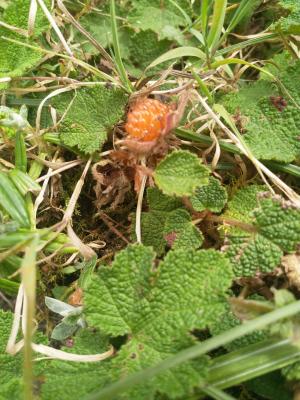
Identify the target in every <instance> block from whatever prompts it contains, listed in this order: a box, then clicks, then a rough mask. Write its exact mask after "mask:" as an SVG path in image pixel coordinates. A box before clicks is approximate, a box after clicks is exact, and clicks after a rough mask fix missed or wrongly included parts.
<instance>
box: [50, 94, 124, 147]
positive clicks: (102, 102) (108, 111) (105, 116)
mask: <svg viewBox="0 0 300 400" xmlns="http://www.w3.org/2000/svg"><path fill="white" fill-rule="evenodd" d="M126 102H127V97H126V96H125V94H124V92H123V91H121V90H115V89H107V88H104V87H103V86H95V87H88V88H82V89H80V90H78V91H77V92H76V93H73V92H72V93H70V92H69V93H64V94H62V95H61V96H59V97H56V98H55V100H54V106H55V107H56V109H57V110H58V113H59V114H60V115H63V113H64V112H65V111H66V110H67V109H68V112H67V114H66V116H65V117H64V119H63V121H62V123H61V124H60V126H59V132H60V138H61V140H62V141H63V143H64V144H65V145H67V146H77V147H78V148H79V150H81V151H83V152H84V153H93V152H94V151H97V150H99V149H100V148H101V146H102V145H103V143H104V142H105V141H106V139H107V131H108V130H109V129H111V128H112V127H113V125H115V124H116V123H117V122H118V121H119V120H120V118H121V117H122V115H123V114H124V107H125V104H126ZM70 103H71V106H70V107H69V105H70ZM68 107H69V108H68Z"/></svg>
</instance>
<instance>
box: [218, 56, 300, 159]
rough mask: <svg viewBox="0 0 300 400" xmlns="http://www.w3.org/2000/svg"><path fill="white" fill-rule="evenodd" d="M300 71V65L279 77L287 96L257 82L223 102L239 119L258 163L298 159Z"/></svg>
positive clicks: (299, 63)
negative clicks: (259, 161)
mask: <svg viewBox="0 0 300 400" xmlns="http://www.w3.org/2000/svg"><path fill="white" fill-rule="evenodd" d="M299 71H300V62H299V61H298V62H295V63H294V65H292V66H290V67H288V68H286V71H284V72H283V73H281V74H280V75H279V80H280V81H281V83H282V84H283V85H284V88H285V92H284V93H281V92H279V91H278V89H277V88H276V86H275V85H272V84H270V83H267V82H264V81H258V82H256V83H254V84H252V85H249V86H245V87H244V88H243V89H242V90H240V92H238V93H237V94H229V95H227V96H225V98H224V101H223V104H224V105H225V107H226V108H227V109H228V110H229V111H230V112H231V113H232V114H235V115H237V114H238V115H239V116H240V121H241V122H240V125H241V126H240V131H242V132H243V133H244V135H243V138H244V140H245V142H246V143H247V145H248V146H249V147H250V149H251V151H252V153H253V154H254V156H255V157H256V158H258V159H262V160H276V161H282V162H285V163H287V162H292V161H293V160H294V159H295V158H297V157H299V154H300V141H299V129H300V120H299V104H300V95H299V93H300V91H299V88H300V84H299V79H298V76H299ZM286 91H288V92H286ZM276 101H279V102H280V101H281V102H282V103H280V104H277V103H276ZM281 104H282V106H281Z"/></svg>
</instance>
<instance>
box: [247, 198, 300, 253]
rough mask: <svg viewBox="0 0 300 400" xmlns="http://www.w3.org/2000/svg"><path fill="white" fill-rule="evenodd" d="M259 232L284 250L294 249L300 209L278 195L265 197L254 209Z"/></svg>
mask: <svg viewBox="0 0 300 400" xmlns="http://www.w3.org/2000/svg"><path fill="white" fill-rule="evenodd" d="M254 216H255V225H256V226H257V227H258V229H259V233H260V234H261V235H263V236H264V237H265V238H267V239H268V240H270V241H271V242H272V243H274V244H275V245H277V246H278V247H280V248H281V249H282V250H283V251H284V252H287V253H291V252H293V251H295V248H296V246H297V245H298V244H299V242H300V209H299V208H298V207H296V206H294V205H293V204H292V203H290V202H285V201H283V200H282V199H281V198H280V197H275V198H273V199H271V198H265V199H262V200H261V201H260V207H259V208H258V209H257V210H254Z"/></svg>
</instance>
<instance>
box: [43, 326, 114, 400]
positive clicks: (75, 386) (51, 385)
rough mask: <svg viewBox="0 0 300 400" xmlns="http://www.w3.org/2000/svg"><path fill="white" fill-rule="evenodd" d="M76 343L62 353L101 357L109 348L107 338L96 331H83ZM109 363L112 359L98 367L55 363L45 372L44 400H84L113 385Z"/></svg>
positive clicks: (92, 363)
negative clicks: (102, 388) (98, 390)
mask: <svg viewBox="0 0 300 400" xmlns="http://www.w3.org/2000/svg"><path fill="white" fill-rule="evenodd" d="M73 342H74V344H73V345H72V346H71V347H64V348H63V349H62V350H64V351H67V352H70V353H76V354H98V353H102V352H104V351H106V350H107V348H108V347H109V344H108V338H107V337H106V336H105V335H103V334H101V333H99V331H98V330H95V329H86V330H81V331H80V332H79V334H78V335H76V336H75V338H74V339H73ZM110 363H111V361H110V359H108V360H104V361H101V362H96V363H95V362H90V363H85V362H81V363H74V362H68V361H60V360H52V361H51V362H50V363H48V364H47V366H46V371H45V372H44V383H43V385H42V387H41V399H42V400H58V399H61V400H79V399H80V400H81V399H84V397H86V396H87V394H89V393H91V392H93V391H94V390H96V388H98V387H99V386H104V385H105V384H107V383H109V382H110V381H111V377H110V368H111V364H110ZM74 377H78V379H74ZM79 377H80V379H79Z"/></svg>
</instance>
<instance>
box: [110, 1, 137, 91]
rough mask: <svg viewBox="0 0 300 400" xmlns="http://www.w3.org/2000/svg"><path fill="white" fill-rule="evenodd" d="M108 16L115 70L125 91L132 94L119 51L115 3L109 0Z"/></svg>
mask: <svg viewBox="0 0 300 400" xmlns="http://www.w3.org/2000/svg"><path fill="white" fill-rule="evenodd" d="M110 16H111V29H112V41H113V47H114V53H115V60H116V64H117V65H116V66H117V70H118V72H119V75H120V79H121V81H122V83H123V85H124V86H125V88H126V89H127V91H128V92H129V93H131V92H132V85H131V82H130V80H129V79H128V76H127V72H126V69H125V67H124V64H123V61H122V57H121V50H120V43H119V37H118V28H117V20H116V7H115V1H114V0H110Z"/></svg>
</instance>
